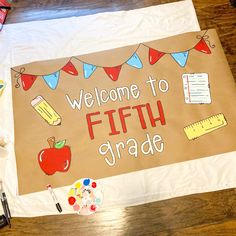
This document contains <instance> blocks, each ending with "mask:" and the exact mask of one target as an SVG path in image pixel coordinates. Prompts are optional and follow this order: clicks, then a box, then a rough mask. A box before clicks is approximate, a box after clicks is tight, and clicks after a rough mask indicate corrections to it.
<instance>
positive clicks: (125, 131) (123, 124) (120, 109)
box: [118, 106, 131, 133]
mask: <svg viewBox="0 0 236 236" xmlns="http://www.w3.org/2000/svg"><path fill="white" fill-rule="evenodd" d="M130 108H131V107H130V106H127V107H121V108H119V110H118V112H119V116H120V121H121V125H122V129H123V132H124V133H127V127H126V123H125V118H126V117H129V116H131V114H130V113H128V114H124V113H123V111H124V110H128V109H130Z"/></svg>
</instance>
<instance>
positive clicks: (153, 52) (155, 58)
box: [149, 48, 165, 65]
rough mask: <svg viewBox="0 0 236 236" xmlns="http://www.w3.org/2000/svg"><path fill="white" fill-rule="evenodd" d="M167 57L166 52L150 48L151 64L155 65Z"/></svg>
mask: <svg viewBox="0 0 236 236" xmlns="http://www.w3.org/2000/svg"><path fill="white" fill-rule="evenodd" d="M164 55H165V53H164V52H160V51H157V50H155V49H153V48H149V63H150V65H154V64H155V63H156V62H157V61H158V60H159V59H160V58H161V57H163V56H164Z"/></svg>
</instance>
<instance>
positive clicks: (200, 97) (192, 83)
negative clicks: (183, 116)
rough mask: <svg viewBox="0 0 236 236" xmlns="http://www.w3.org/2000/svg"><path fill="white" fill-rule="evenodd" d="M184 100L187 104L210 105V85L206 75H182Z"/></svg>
mask: <svg viewBox="0 0 236 236" xmlns="http://www.w3.org/2000/svg"><path fill="white" fill-rule="evenodd" d="M182 79H183V88H184V98H185V102H186V103H187V104H191V103H192V104H210V103H211V94H210V84H209V80H208V74H207V73H194V74H183V75H182Z"/></svg>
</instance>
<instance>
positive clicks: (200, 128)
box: [184, 113, 227, 140]
mask: <svg viewBox="0 0 236 236" xmlns="http://www.w3.org/2000/svg"><path fill="white" fill-rule="evenodd" d="M226 125H227V121H226V119H225V117H224V115H223V114H222V113H219V114H217V115H214V116H211V117H208V118H206V119H204V120H200V121H198V122H195V123H193V124H191V125H188V126H186V127H185V128H184V132H185V134H186V135H187V137H188V139H189V140H193V139H196V138H198V137H200V136H202V135H204V134H207V133H210V132H212V131H214V130H216V129H219V128H221V127H223V126H226Z"/></svg>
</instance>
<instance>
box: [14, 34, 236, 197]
mask: <svg viewBox="0 0 236 236" xmlns="http://www.w3.org/2000/svg"><path fill="white" fill-rule="evenodd" d="M12 91H13V108H14V126H15V154H16V161H17V174H18V183H19V193H20V194H27V193H32V192H37V191H42V190H45V186H46V185H47V184H48V183H50V184H52V186H54V187H61V186H66V185H70V184H72V183H73V182H74V181H76V180H77V179H80V178H86V177H89V178H92V179H100V178H105V177H109V176H115V175H119V174H123V173H128V172H133V171H139V170H143V169H148V168H153V167H158V166H162V165H168V164H172V163H178V162H182V161H188V160H194V159H198V158H202V157H207V156H212V155H216V154H221V153H226V152H231V151H235V150H236V141H235V140H236V126H235V120H236V109H235V105H236V90H235V83H234V79H233V77H232V74H231V72H230V69H229V66H228V64H227V61H226V58H225V55H224V52H223V49H222V47H221V44H220V41H219V39H218V36H217V34H216V31H215V30H208V31H201V32H194V33H186V34H182V35H178V36H174V37H170V38H166V39H162V40H156V41H152V42H145V43H142V44H140V45H132V46H127V47H123V48H117V49H113V50H108V51H103V52H97V53H92V54H89V55H82V56H76V57H71V58H63V59H56V60H50V61H40V62H33V63H30V64H26V65H20V66H17V67H14V68H12ZM53 137H54V138H53ZM64 140H65V141H64ZM49 144H50V145H49Z"/></svg>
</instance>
